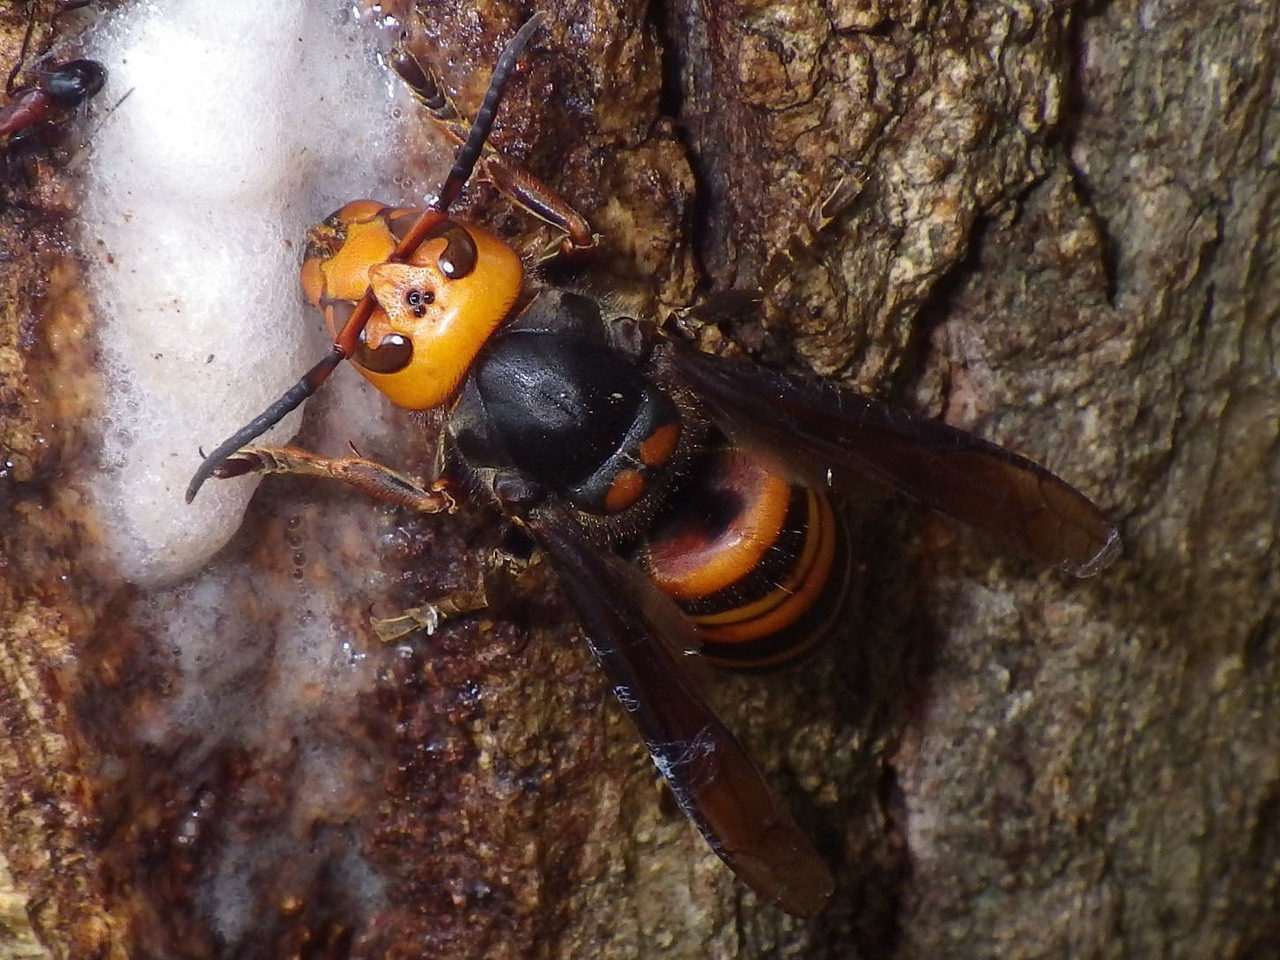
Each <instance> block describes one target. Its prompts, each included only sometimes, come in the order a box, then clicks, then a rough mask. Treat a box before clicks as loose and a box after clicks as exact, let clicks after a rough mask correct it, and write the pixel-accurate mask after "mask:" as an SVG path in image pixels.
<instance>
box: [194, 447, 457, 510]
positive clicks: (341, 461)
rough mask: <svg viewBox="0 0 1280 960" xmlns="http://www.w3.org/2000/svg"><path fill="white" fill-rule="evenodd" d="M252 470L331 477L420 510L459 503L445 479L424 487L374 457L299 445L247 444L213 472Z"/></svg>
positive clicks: (227, 473) (226, 474) (225, 474)
mask: <svg viewBox="0 0 1280 960" xmlns="http://www.w3.org/2000/svg"><path fill="white" fill-rule="evenodd" d="M250 473H264V474H265V473H288V474H295V475H297V476H304V477H327V478H328V479H330V480H337V481H339V482H340V483H345V484H349V485H350V486H353V487H355V488H356V489H357V490H360V491H362V492H363V493H365V494H367V495H368V496H370V497H373V498H375V499H377V500H385V501H387V502H388V503H394V504H397V505H398V506H401V507H407V508H408V509H410V510H416V511H418V512H419V513H442V512H443V513H453V512H454V511H455V510H456V509H457V506H458V503H457V500H455V499H454V498H453V496H452V495H451V494H450V493H449V490H448V484H447V482H446V481H444V480H437V481H435V482H434V483H432V484H431V486H429V487H424V486H423V485H422V484H420V483H418V482H417V481H416V480H414V479H413V478H411V477H408V476H405V475H404V474H403V473H399V472H398V471H395V470H392V469H391V468H390V467H385V466H383V465H382V464H380V463H377V462H375V461H373V460H365V459H364V458H363V457H322V456H320V455H319V454H315V453H311V452H310V451H307V450H302V449H300V448H298V447H244V448H243V449H241V450H239V451H238V452H237V453H235V454H234V455H233V456H231V457H228V458H227V459H226V460H225V461H223V462H222V463H221V464H220V465H219V466H218V468H217V469H216V470H215V471H214V473H213V475H214V476H215V477H219V478H221V479H227V478H230V477H240V476H244V475H246V474H250Z"/></svg>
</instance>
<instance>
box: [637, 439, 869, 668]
mask: <svg viewBox="0 0 1280 960" xmlns="http://www.w3.org/2000/svg"><path fill="white" fill-rule="evenodd" d="M641 558H642V561H643V563H644V565H645V568H646V570H647V571H648V573H649V575H650V576H651V577H653V579H654V580H655V582H656V583H657V584H658V586H659V587H660V588H661V589H662V590H663V591H664V592H666V593H667V594H668V595H669V596H671V597H672V598H673V599H674V600H675V601H676V602H677V603H678V604H679V605H680V607H681V608H682V609H683V610H684V611H685V613H686V614H688V616H689V618H690V619H691V620H692V621H693V622H694V624H695V625H696V627H697V629H698V633H699V636H700V639H701V640H702V643H703V646H702V653H703V654H704V655H705V656H706V657H707V658H708V659H709V660H711V661H712V662H714V663H717V664H720V665H722V666H726V667H733V668H737V669H765V668H769V667H774V666H778V665H781V664H783V663H786V662H788V661H790V660H792V659H794V658H796V657H798V656H800V655H802V654H803V653H805V652H806V651H807V650H809V649H810V648H811V647H812V646H813V645H814V644H815V643H816V642H817V641H819V640H820V639H822V637H823V636H825V635H826V634H827V633H829V632H830V631H831V630H832V629H833V628H834V627H835V626H836V624H837V623H838V622H839V620H840V618H841V617H842V615H843V613H844V608H845V604H846V600H847V598H848V594H849V583H850V569H851V564H850V560H849V546H848V538H847V535H846V532H845V529H844V526H843V524H842V523H841V520H840V518H839V516H838V515H837V513H836V512H835V511H834V510H833V509H832V507H831V502H830V500H829V498H828V497H827V495H826V494H825V493H822V492H820V491H815V490H810V489H808V488H806V487H802V486H799V485H797V484H793V483H791V482H790V481H788V480H786V479H784V478H782V477H780V476H778V475H777V474H774V473H771V472H770V471H769V470H768V469H766V468H765V467H764V466H763V465H762V464H761V463H760V462H759V461H758V460H756V459H755V458H754V457H752V456H751V455H750V454H749V453H746V452H744V451H742V450H738V449H732V448H724V449H715V450H711V451H709V452H708V454H707V457H706V458H705V460H704V462H702V463H699V464H697V465H696V467H695V469H694V471H692V473H691V476H690V480H689V483H688V485H687V486H686V487H685V488H684V489H683V490H681V492H680V494H679V495H678V496H676V497H674V498H673V500H672V503H671V505H670V506H669V507H668V509H667V510H666V512H665V513H664V514H663V515H662V516H661V517H660V518H659V520H658V522H657V523H656V524H655V525H654V527H653V529H652V531H651V532H650V534H649V536H648V538H647V539H646V542H645V544H644V547H643V549H642V551H641Z"/></svg>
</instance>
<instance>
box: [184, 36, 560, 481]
mask: <svg viewBox="0 0 1280 960" xmlns="http://www.w3.org/2000/svg"><path fill="white" fill-rule="evenodd" d="M545 19H546V13H545V12H542V11H539V12H538V13H535V14H534V15H533V16H532V17H530V18H529V19H528V20H527V21H526V22H525V24H524V26H522V27H521V28H520V29H519V30H517V31H516V35H515V36H514V37H512V38H511V40H510V41H508V43H507V45H506V47H505V48H504V49H503V51H502V56H501V57H499V58H498V64H497V66H495V67H494V69H493V77H492V78H491V79H490V80H489V91H488V93H486V94H485V95H484V102H483V103H482V104H481V105H480V110H479V111H478V112H477V113H476V119H475V122H474V123H473V124H472V125H471V133H469V134H468V135H467V142H466V143H464V144H463V145H462V148H461V149H460V150H459V151H458V156H457V159H455V160H454V163H453V168H452V169H451V170H450V171H449V175H448V176H447V177H445V179H444V185H443V186H442V187H441V188H440V194H439V196H438V197H437V198H436V201H435V203H433V204H432V205H431V206H430V207H429V208H427V210H426V211H425V212H424V213H423V214H422V216H420V217H419V218H418V221H417V223H415V224H414V225H413V228H412V229H410V231H409V232H408V233H407V234H405V236H404V239H403V240H401V241H400V242H399V243H398V244H397V245H396V248H395V250H394V251H393V252H392V254H391V256H390V257H388V258H387V259H388V262H390V263H403V262H404V261H405V260H406V259H408V257H409V256H410V255H411V254H412V253H413V251H414V250H416V249H417V248H418V247H419V246H420V245H421V244H422V241H423V240H424V239H425V238H426V235H427V234H428V233H429V232H430V231H431V228H432V227H434V226H435V225H436V224H437V223H438V222H439V220H438V216H439V215H440V214H443V213H445V212H447V211H448V209H449V207H450V205H451V204H452V203H453V201H455V200H457V199H458V195H459V194H461V193H462V188H463V186H464V185H465V184H466V182H467V179H468V178H469V177H470V176H471V170H472V168H473V167H475V165H476V161H477V160H479V159H480V152H481V151H482V150H483V149H484V143H485V141H486V140H487V139H488V138H489V131H490V130H491V129H492V128H493V118H494V115H495V114H496V113H497V112H498V105H499V104H500V103H501V102H502V90H503V87H504V86H505V85H506V82H507V78H508V77H510V76H511V72H512V71H513V70H514V69H515V66H516V60H518V59H519V57H520V54H521V52H523V50H524V48H525V45H526V44H527V43H528V42H529V38H530V37H531V36H533V34H534V32H535V31H536V30H537V29H538V28H539V27H540V26H542V22H543V21H544V20H545ZM376 303H377V301H376V300H375V299H374V296H373V291H372V290H371V289H366V290H365V292H364V296H363V297H361V298H360V302H359V303H358V304H356V308H355V310H353V311H352V313H351V316H350V317H349V318H348V319H347V322H346V323H345V324H344V325H343V327H342V330H341V332H340V333H339V334H338V336H337V339H335V340H334V341H333V348H332V349H331V350H330V351H329V353H328V354H327V355H326V356H325V358H324V359H323V360H321V361H320V362H319V363H317V364H316V365H315V366H314V367H312V368H311V369H310V370H308V371H307V372H306V373H304V374H303V375H302V378H301V379H300V380H299V381H298V382H297V383H295V384H294V385H293V386H292V387H290V388H289V389H288V390H286V391H285V392H284V394H283V395H282V396H281V397H280V399H279V400H277V401H276V402H275V403H273V404H271V406H269V407H267V409H266V410H264V411H262V413H260V414H258V415H257V416H256V417H254V418H253V419H252V420H250V421H249V422H248V423H246V424H245V425H244V426H243V427H241V428H240V429H239V430H237V431H236V432H235V433H233V434H232V435H231V436H230V437H228V438H227V439H226V440H224V441H223V442H222V443H220V444H218V447H217V449H215V450H214V451H213V453H211V454H209V456H207V457H205V459H204V462H203V463H201V464H200V466H199V467H198V468H197V469H196V472H195V474H194V476H192V478H191V483H189V484H188V485H187V503H190V502H191V501H192V500H194V499H195V496H196V494H197V493H199V492H200V487H201V486H203V485H204V482H205V481H206V480H208V479H209V478H210V477H211V476H213V474H214V472H215V471H216V470H217V469H218V467H220V466H221V465H222V463H223V461H225V460H226V459H227V458H228V457H230V456H231V455H232V454H233V453H235V452H236V451H237V450H239V449H240V448H241V447H243V446H244V445H245V444H246V443H249V442H250V441H253V440H256V439H258V437H260V436H262V435H263V434H264V433H266V432H267V431H268V430H270V429H271V428H272V427H273V426H275V425H276V424H277V423H279V422H280V421H281V420H283V419H284V417H285V416H286V415H287V414H289V413H291V412H292V411H293V409H294V408H295V407H297V406H298V404H300V403H302V401H303V400H305V399H307V397H309V396H311V395H312V394H313V393H315V392H316V390H317V389H318V388H319V387H320V384H322V383H324V381H325V380H326V379H327V378H328V376H329V374H331V373H332V372H333V371H334V369H335V368H336V367H337V366H338V364H340V363H341V362H342V361H343V360H345V359H346V358H347V357H349V356H350V355H351V352H352V351H353V350H354V349H355V347H356V343H357V342H358V341H359V339H360V332H361V331H362V330H364V326H365V324H366V323H368V322H369V316H370V315H371V314H372V313H373V309H374V306H375V304H376Z"/></svg>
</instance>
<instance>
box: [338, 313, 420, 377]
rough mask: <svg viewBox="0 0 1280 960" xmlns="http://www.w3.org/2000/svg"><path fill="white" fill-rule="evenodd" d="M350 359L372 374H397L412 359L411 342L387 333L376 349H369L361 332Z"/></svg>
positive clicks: (395, 334)
mask: <svg viewBox="0 0 1280 960" xmlns="http://www.w3.org/2000/svg"><path fill="white" fill-rule="evenodd" d="M424 312H425V311H424ZM421 315H422V314H419V316H421ZM351 359H352V361H353V362H355V363H358V364H360V366H362V367H364V368H365V369H366V370H368V371H370V372H372V373H397V372H398V371H400V370H403V369H404V368H405V367H407V366H408V365H409V361H410V360H412V359H413V341H412V340H410V339H409V338H408V337H406V336H403V335H402V334H399V333H389V334H387V335H386V336H385V337H383V338H382V340H381V341H379V343H378V345H377V346H376V347H370V346H369V344H368V343H367V342H366V340H365V331H363V330H361V331H360V342H359V343H358V344H356V349H355V353H354V354H352V357H351Z"/></svg>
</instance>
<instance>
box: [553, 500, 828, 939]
mask: <svg viewBox="0 0 1280 960" xmlns="http://www.w3.org/2000/svg"><path fill="white" fill-rule="evenodd" d="M528 526H529V530H530V531H531V532H532V534H533V536H534V539H535V540H537V542H538V544H539V545H540V546H541V548H542V550H543V551H544V552H545V553H546V555H547V556H549V557H550V558H551V561H552V563H553V565H554V566H555V568H556V570H557V572H558V573H559V575H560V582H561V585H562V587H563V589H564V591H565V593H566V595H567V596H568V597H569V599H570V601H571V602H572V603H573V605H574V607H575V608H576V609H577V611H578V614H579V616H580V617H581V620H582V626H583V628H584V630H585V631H586V633H587V636H588V637H589V638H590V643H591V649H592V650H593V651H594V653H595V655H596V657H597V658H598V659H599V661H600V665H601V666H602V667H603V668H604V670H605V673H607V674H608V676H609V681H610V683H612V684H613V688H614V693H615V694H617V697H618V700H619V701H620V702H621V703H622V705H623V707H624V708H625V709H626V710H627V712H628V713H629V714H630V716H631V719H632V720H633V721H634V722H635V725H636V727H638V728H639V730H640V735H641V736H642V737H643V738H644V741H645V744H646V745H647V746H648V748H649V752H650V754H652V756H653V762H654V763H655V764H656V765H657V767H658V770H659V771H661V773H662V775H663V776H664V777H665V778H666V780H667V783H668V784H669V785H670V787H671V792H672V794H674V796H675V798H676V800H677V802H678V803H679V804H680V807H681V809H683V810H684V812H685V813H686V814H687V815H688V816H689V818H690V819H691V820H692V821H693V822H694V823H695V824H697V825H698V829H699V830H701V831H702V835H703V836H704V837H706V840H707V843H708V844H709V845H710V846H711V849H712V850H714V851H715V852H716V854H718V855H719V857H720V858H721V859H722V860H724V862H725V863H727V864H728V865H729V867H730V869H732V870H733V871H734V873H736V874H737V875H738V877H739V878H740V879H741V880H742V881H743V882H744V883H746V884H747V885H748V886H750V887H751V888H752V889H753V890H755V891H756V893H757V894H759V895H760V896H761V897H763V898H764V899H766V900H768V901H769V902H770V903H773V904H775V905H777V906H778V907H780V908H782V909H783V910H785V911H787V912H788V913H790V914H794V915H795V916H799V917H808V916H812V915H813V914H815V913H817V912H818V911H819V910H821V909H822V907H823V905H824V904H825V903H826V902H827V899H828V898H829V897H830V896H831V891H832V889H833V888H834V883H833V881H832V879H831V874H830V872H829V871H828V870H827V866H826V864H825V863H823V861H822V859H821V858H820V857H819V856H818V854H817V853H816V852H815V851H814V849H813V847H812V846H810V844H809V841H808V840H807V839H806V838H805V836H804V834H803V833H801V832H800V828H799V827H797V826H796V824H795V821H793V820H792V819H791V816H790V814H788V813H787V811H786V810H785V809H783V807H782V806H780V805H779V804H778V802H777V801H776V800H775V799H774V797H773V794H772V793H771V792H770V790H769V787H768V786H767V785H766V784H765V782H764V779H763V778H762V777H761V775H760V771H759V770H757V769H756V766H755V764H754V763H753V762H752V761H751V758H750V757H748V756H747V753H746V751H745V750H744V749H743V748H742V745H741V744H739V743H738V741H737V740H736V739H735V738H734V736H733V734H731V733H730V732H729V731H728V730H727V729H725V727H724V725H723V724H721V723H720V721H719V720H717V719H716V717H715V714H713V713H712V712H711V709H710V708H709V707H708V706H707V704H706V703H705V702H704V701H703V699H702V697H701V696H699V694H698V692H697V690H696V688H695V686H694V684H693V683H692V682H691V680H690V678H689V677H688V676H687V675H686V671H685V670H683V669H682V668H681V665H680V663H679V661H678V660H677V655H676V654H674V653H673V650H676V649H679V648H680V646H681V645H682V644H681V643H680V642H674V643H666V642H663V640H661V639H660V638H659V637H658V636H657V635H656V630H658V629H661V627H660V626H655V625H654V624H655V622H660V621H661V620H662V619H663V616H665V614H664V615H661V616H654V615H653V614H652V613H651V612H649V611H647V610H646V607H649V606H651V605H652V604H654V603H658V604H667V605H669V604H670V601H669V600H666V599H665V598H664V597H662V595H661V594H659V593H658V591H657V590H656V588H654V589H653V590H652V596H651V597H650V596H646V597H643V598H640V597H637V596H636V579H635V578H634V577H633V576H631V575H630V572H629V571H628V570H627V568H626V567H625V564H624V563H623V561H622V560H620V559H619V558H617V557H614V556H613V555H612V554H606V553H605V552H603V551H602V550H600V549H599V548H597V547H596V546H594V545H593V544H592V543H591V542H590V541H589V540H588V539H587V537H586V536H585V534H584V533H583V532H582V530H581V528H580V527H579V525H578V523H577V522H576V521H575V520H574V519H573V518H572V516H571V515H570V514H569V513H568V512H567V511H565V510H563V509H557V508H548V509H545V510H541V511H537V512H535V513H534V514H533V516H531V517H530V518H529V520H528ZM673 614H674V611H673Z"/></svg>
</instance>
